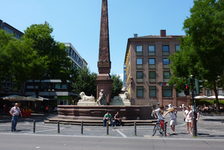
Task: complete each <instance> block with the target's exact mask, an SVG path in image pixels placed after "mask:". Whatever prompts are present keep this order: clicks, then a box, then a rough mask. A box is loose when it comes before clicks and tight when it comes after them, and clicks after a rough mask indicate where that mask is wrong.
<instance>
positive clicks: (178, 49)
mask: <svg viewBox="0 0 224 150" xmlns="http://www.w3.org/2000/svg"><path fill="white" fill-rule="evenodd" d="M175 51H176V52H178V51H180V45H179V44H176V45H175Z"/></svg>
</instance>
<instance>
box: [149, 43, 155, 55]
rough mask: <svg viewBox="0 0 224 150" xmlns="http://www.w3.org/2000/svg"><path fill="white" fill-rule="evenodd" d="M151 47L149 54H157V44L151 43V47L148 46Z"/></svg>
mask: <svg viewBox="0 0 224 150" xmlns="http://www.w3.org/2000/svg"><path fill="white" fill-rule="evenodd" d="M148 48H149V49H148V50H149V51H148V52H149V55H155V54H156V47H155V45H149V47H148Z"/></svg>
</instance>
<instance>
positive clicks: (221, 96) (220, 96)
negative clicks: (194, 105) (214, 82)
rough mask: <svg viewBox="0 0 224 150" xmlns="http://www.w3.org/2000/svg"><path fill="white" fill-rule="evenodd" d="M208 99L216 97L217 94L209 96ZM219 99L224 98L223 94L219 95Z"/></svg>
mask: <svg viewBox="0 0 224 150" xmlns="http://www.w3.org/2000/svg"><path fill="white" fill-rule="evenodd" d="M208 99H215V96H214V95H213V96H209V97H208ZM218 99H224V96H223V95H218Z"/></svg>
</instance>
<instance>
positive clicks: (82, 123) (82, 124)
mask: <svg viewBox="0 0 224 150" xmlns="http://www.w3.org/2000/svg"><path fill="white" fill-rule="evenodd" d="M81 134H83V121H82V122H81Z"/></svg>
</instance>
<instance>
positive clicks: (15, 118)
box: [9, 103, 22, 132]
mask: <svg viewBox="0 0 224 150" xmlns="http://www.w3.org/2000/svg"><path fill="white" fill-rule="evenodd" d="M9 113H10V114H11V116H12V120H11V121H12V126H11V131H12V132H14V131H16V125H17V122H18V118H19V116H21V117H22V113H21V111H20V108H19V104H18V103H15V105H14V107H12V108H11V109H10V111H9Z"/></svg>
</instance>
